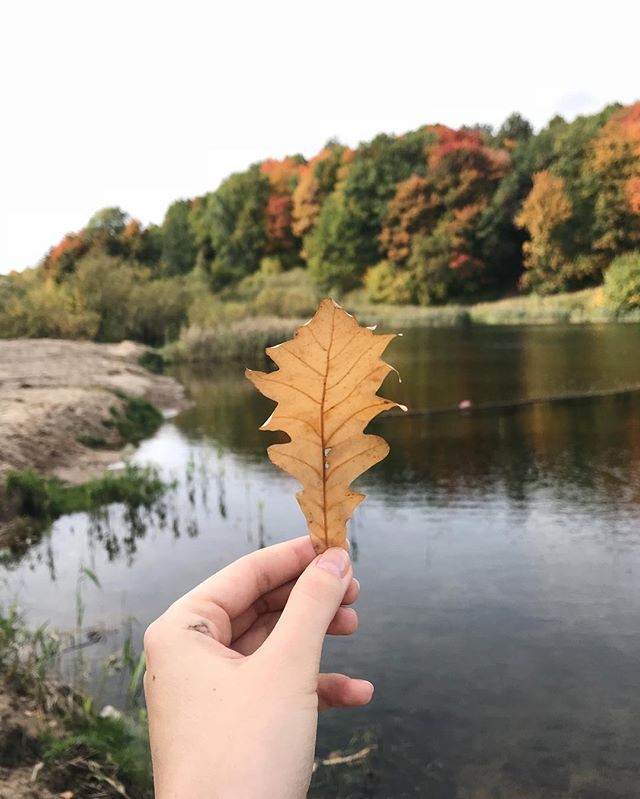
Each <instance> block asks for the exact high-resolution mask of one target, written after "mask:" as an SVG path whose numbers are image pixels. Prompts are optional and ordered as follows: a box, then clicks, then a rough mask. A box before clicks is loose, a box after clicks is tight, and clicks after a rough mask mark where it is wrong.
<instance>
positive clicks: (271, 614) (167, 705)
mask: <svg viewBox="0 0 640 799" xmlns="http://www.w3.org/2000/svg"><path fill="white" fill-rule="evenodd" d="M359 590H360V586H359V584H358V581H357V580H355V579H353V571H352V567H351V562H350V559H349V556H348V553H347V552H345V550H342V549H329V550H327V552H325V553H324V554H323V555H320V556H318V557H316V555H315V552H314V550H313V547H312V546H311V542H310V540H309V538H308V537H304V538H298V539H295V540H293V541H287V542H286V543H283V544H276V545H275V546H271V547H267V548H266V549H262V550H259V551H258V552H254V553H252V554H250V555H246V556H245V557H243V558H240V560H237V561H235V563H232V564H231V565H230V566H227V567H226V568H225V569H223V570H222V571H220V572H218V573H217V574H214V575H213V576H212V577H210V578H209V579H207V580H205V581H204V582H203V583H201V584H200V585H199V586H197V587H196V588H194V589H193V590H192V591H190V592H189V593H188V594H185V596H183V597H182V598H181V599H179V600H178V601H177V602H174V604H173V605H171V607H170V608H169V609H168V610H167V611H166V612H165V613H164V614H163V615H162V616H160V618H159V619H157V620H156V621H155V622H153V624H151V626H150V627H149V628H148V630H147V632H146V634H145V654H146V662H147V672H146V674H145V679H144V687H145V695H146V699H147V707H148V712H149V731H150V737H151V753H152V757H153V771H154V781H155V792H156V793H155V795H156V799H178V797H180V799H264V798H265V797H278V799H303V797H305V796H306V795H307V790H308V787H309V781H310V779H311V771H312V767H313V760H314V751H315V741H316V730H317V724H318V712H319V711H320V710H324V709H326V708H331V707H356V706H359V705H366V704H367V703H368V702H369V701H370V700H371V697H372V694H373V686H372V684H371V683H370V682H367V681H366V680H360V679H353V678H351V677H348V676H346V675H344V674H320V673H319V668H320V655H321V653H322V644H323V641H324V637H325V635H326V634H330V635H351V633H353V632H355V630H356V629H357V626H358V617H357V615H356V612H355V610H353V609H352V608H349V607H347V606H348V605H350V604H351V603H353V602H354V601H355V600H356V599H357V597H358V593H359Z"/></svg>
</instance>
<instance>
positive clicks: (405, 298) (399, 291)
mask: <svg viewBox="0 0 640 799" xmlns="http://www.w3.org/2000/svg"><path fill="white" fill-rule="evenodd" d="M364 285H365V288H366V290H367V296H368V298H369V299H370V300H371V302H389V303H393V304H396V305H406V304H407V303H410V302H411V301H412V299H413V293H412V286H411V274H410V273H409V272H408V271H407V270H406V269H397V268H396V267H395V266H394V265H393V264H392V263H391V262H390V261H380V263H379V264H376V266H372V267H371V268H370V269H369V270H368V271H367V273H366V275H365V277H364Z"/></svg>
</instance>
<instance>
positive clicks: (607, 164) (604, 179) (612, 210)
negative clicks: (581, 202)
mask: <svg viewBox="0 0 640 799" xmlns="http://www.w3.org/2000/svg"><path fill="white" fill-rule="evenodd" d="M584 169H585V172H586V175H587V176H588V177H590V178H591V180H592V181H593V183H594V185H595V186H597V191H596V192H595V195H596V196H595V204H594V212H593V238H594V241H593V247H594V249H595V250H596V251H598V252H600V253H603V255H604V257H605V260H606V261H607V262H608V261H609V260H611V258H613V257H614V256H615V255H617V254H619V253H622V252H625V251H628V250H632V249H634V248H637V247H638V246H639V245H640V212H639V209H640V201H639V200H638V187H639V185H640V102H638V103H635V104H634V105H631V106H627V107H625V108H620V109H618V110H617V111H616V112H615V113H614V114H612V115H611V117H610V119H609V120H608V122H607V123H606V125H604V127H603V128H602V130H601V132H600V133H599V135H598V136H596V138H595V139H594V140H593V142H592V148H591V154H590V157H589V158H588V159H587V161H586V162H585V165H584Z"/></svg>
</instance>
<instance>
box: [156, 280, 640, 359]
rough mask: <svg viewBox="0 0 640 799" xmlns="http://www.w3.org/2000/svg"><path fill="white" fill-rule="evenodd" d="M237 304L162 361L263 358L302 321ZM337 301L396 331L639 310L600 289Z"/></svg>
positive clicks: (580, 320)
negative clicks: (612, 302) (465, 300)
mask: <svg viewBox="0 0 640 799" xmlns="http://www.w3.org/2000/svg"><path fill="white" fill-rule="evenodd" d="M239 305H240V304H239V303H235V304H234V306H233V315H232V316H231V318H227V316H225V315H224V313H223V315H222V316H221V317H220V319H219V321H218V322H217V323H216V322H212V321H211V320H210V322H209V324H200V325H196V324H193V325H191V326H189V327H187V328H184V329H183V330H182V333H181V335H180V337H179V339H178V340H177V341H175V342H172V343H171V344H168V345H167V346H166V347H165V348H164V350H163V351H162V355H163V357H164V359H165V360H166V361H167V362H170V363H180V362H184V363H222V362H224V361H242V360H243V361H246V362H251V361H255V359H256V358H259V357H260V356H262V354H263V352H264V349H265V347H269V346H273V345H274V344H278V343H280V342H281V341H284V340H285V339H287V338H290V337H291V336H292V335H293V333H294V332H295V329H296V327H298V326H299V325H300V324H302V323H303V321H304V320H302V319H299V318H287V317H286V316H285V312H286V311H285V308H284V307H280V308H279V309H278V310H279V312H280V315H278V316H257V317H255V316H251V315H250V306H249V305H248V306H247V307H246V308H242V307H239ZM341 305H343V307H345V308H346V309H347V310H348V311H350V312H351V313H353V314H355V316H357V317H358V320H359V321H360V322H361V323H362V324H367V325H374V324H375V325H382V326H384V327H385V328H386V329H395V330H403V329H410V328H414V327H461V326H465V325H556V324H604V323H611V322H629V323H640V309H636V310H634V311H629V312H627V313H619V312H617V311H616V310H615V309H614V308H611V307H610V306H607V305H606V303H605V299H604V293H603V290H602V288H594V289H585V290H583V291H577V292H573V293H567V294H555V295H552V296H544V297H543V296H538V295H535V294H529V295H526V296H519V297H507V298H505V299H500V300H493V301H491V302H480V303H475V304H473V305H443V306H428V307H421V306H416V305H384V304H375V305H374V304H372V303H370V302H367V301H366V298H365V295H364V292H362V291H355V292H352V293H351V294H349V295H347V296H346V297H345V298H344V299H342V300H341ZM245 313H246V314H247V316H246V317H245V316H244V314H245ZM213 318H214V317H211V319H213Z"/></svg>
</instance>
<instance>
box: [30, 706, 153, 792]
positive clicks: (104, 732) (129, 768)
mask: <svg viewBox="0 0 640 799" xmlns="http://www.w3.org/2000/svg"><path fill="white" fill-rule="evenodd" d="M40 743H41V745H42V753H43V757H44V760H45V762H48V763H52V762H53V763H66V762H69V761H75V760H77V759H78V758H81V760H82V761H94V762H96V763H98V764H104V765H103V769H102V770H103V771H104V772H106V773H107V774H108V773H109V772H111V771H113V772H114V776H115V777H116V778H117V779H118V780H119V781H120V782H122V783H123V785H124V787H125V789H126V790H127V792H128V794H129V795H135V796H146V795H147V791H150V790H151V787H152V776H151V775H152V769H151V756H150V752H149V742H148V736H147V733H146V725H145V724H144V721H143V720H141V723H134V721H133V720H132V719H127V718H126V717H120V718H100V717H99V716H98V715H97V714H96V713H95V710H94V709H93V707H92V705H91V704H90V703H85V707H84V708H83V709H82V711H81V712H76V714H75V715H70V716H68V717H67V718H66V719H65V722H64V729H63V731H62V734H60V733H58V734H56V733H51V732H45V733H43V734H42V736H41V738H40ZM63 774H64V771H63ZM62 780H63V781H62V782H61V783H60V785H59V786H54V787H61V788H62V787H67V786H64V776H63V777H62ZM148 795H149V796H151V795H152V794H151V793H149V794H148Z"/></svg>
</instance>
